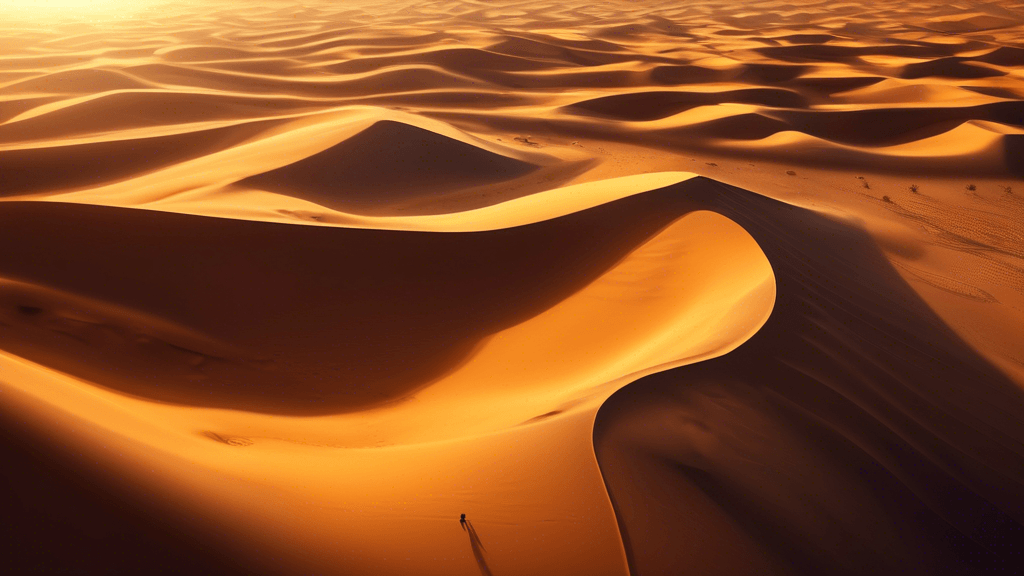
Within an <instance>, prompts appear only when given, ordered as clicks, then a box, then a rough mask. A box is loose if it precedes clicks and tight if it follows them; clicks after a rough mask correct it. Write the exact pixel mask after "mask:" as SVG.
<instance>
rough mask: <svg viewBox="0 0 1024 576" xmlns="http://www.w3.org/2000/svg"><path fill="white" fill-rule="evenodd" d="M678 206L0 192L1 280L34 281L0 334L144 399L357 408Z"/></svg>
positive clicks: (406, 382) (588, 277)
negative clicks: (299, 207) (169, 205)
mask: <svg viewBox="0 0 1024 576" xmlns="http://www.w3.org/2000/svg"><path fill="white" fill-rule="evenodd" d="M688 209H689V208H687V207H686V206H685V205H684V200H683V199H682V197H681V196H679V195H678V194H675V193H672V192H665V191H654V192H651V193H647V194H640V195H637V196H633V197H630V198H625V199H623V200H620V201H617V202H613V203H610V204H606V205H603V206H599V207H596V208H592V209H589V210H585V211H582V212H578V213H574V214H570V215H567V216H564V217H561V218H556V219H553V220H548V221H545V222H539V223H536V224H532V225H528V226H518V227H515V228H508V229H503V230H495V231H488V232H473V233H432V232H398V231H381V230H357V229H346V228H327V227H319V226H304V225H288V224H277V223H266V222H253V221H242V220H230V219H220V218H208V217H200V216H190V215H182V214H172V213H162V212H154V211H147V210H136V209H122V208H110V207H101V206H87V205H75V204H59V203H36V202H8V203H4V204H0V246H3V247H4V248H3V249H0V278H10V279H16V280H21V281H25V282H30V283H32V284H34V285H37V286H40V288H35V289H33V288H31V287H28V288H25V287H24V286H22V287H20V288H19V287H11V286H9V285H8V286H4V285H3V284H0V348H2V349H4V350H7V351H9V352H12V353H14V354H18V355H20V356H23V357H25V358H28V359H30V360H32V361H34V362H38V363H41V364H44V365H46V366H49V367H52V368H55V369H58V370H61V371H64V372H67V373H70V374H73V375H75V376H78V377H81V378H83V379H85V380H88V381H91V382H95V383H97V384H100V385H103V386H106V387H109V388H112V389H116V390H119V391H122V392H125V393H129V394H133V395H137V396H141V397H146V398H151V399H154V400H161V401H167V402H174V403H180V404H189V405H201V406H218V407H225V408H235V409H243V410H254V411H262V412H268V413H292V414H324V413H337V412H344V411H350V410H357V409H361V408H365V407H367V406H371V405H376V404H379V403H382V402H386V401H392V400H395V399H398V398H401V397H403V396H405V395H407V394H409V393H410V392H411V391H413V390H416V389H417V388H418V387H420V386H423V385H424V384H426V383H428V382H430V380H431V379H433V378H436V377H438V376H441V375H443V374H445V373H446V372H447V371H449V370H451V369H453V368H455V367H457V366H458V365H459V363H461V362H462V361H463V360H464V359H465V358H466V357H467V355H468V354H469V353H470V352H471V351H472V350H473V348H474V346H476V344H477V343H478V342H479V341H480V339H482V338H484V337H486V336H488V335H490V334H493V333H495V332H497V331H499V330H502V329H504V328H507V327H509V326H512V325H515V324H517V323H519V322H522V321H524V320H526V319H528V318H530V317H532V316H534V315H536V314H539V313H541V312H543V311H544V310H546V309H548V308H550V307H551V306H553V305H554V304H556V303H558V302H559V301H561V300H563V299H565V298H566V297H568V296H570V295H571V294H573V293H574V292H576V291H578V290H579V289H580V288H582V287H583V286H586V285H587V284H589V283H590V282H591V281H593V280H594V279H595V278H596V277H598V276H599V275H600V274H602V273H603V272H604V271H606V270H607V269H608V268H609V267H611V266H613V265H614V264H615V263H617V262H618V261H619V260H620V259H621V258H623V257H624V256H626V255H627V254H628V253H629V252H630V251H631V250H633V249H634V248H635V247H636V246H638V245H639V244H640V243H642V242H643V241H645V240H646V239H648V238H650V237H651V236H652V235H653V234H655V233H657V232H658V231H659V230H661V229H662V228H663V227H664V226H666V225H668V224H669V223H671V222H672V221H673V220H674V219H675V218H676V217H677V216H679V215H680V214H682V213H685V212H686V211H687V210H688ZM41 231H45V233H42V232H41ZM42 287H45V289H44V288H42ZM48 289H54V290H60V291H61V292H54V291H53V290H50V291H47V290H48ZM72 295H73V296H72ZM74 298H78V299H79V300H74ZM25 307H31V308H32V309H38V310H36V311H35V313H33V314H25V313H22V312H19V310H24V309H26V308H25ZM140 313H144V314H146V315H148V316H146V317H143V316H140V315H139V314H140ZM152 318H159V319H160V322H164V323H171V324H172V326H173V327H174V329H173V330H172V329H170V328H167V329H158V328H157V327H156V326H155V324H156V323H157V322H156V321H155V320H152ZM190 334H192V335H195V334H198V336H196V337H192V336H189V335H190ZM176 335H177V336H176ZM183 335H184V336H183ZM186 336H187V337H186Z"/></svg>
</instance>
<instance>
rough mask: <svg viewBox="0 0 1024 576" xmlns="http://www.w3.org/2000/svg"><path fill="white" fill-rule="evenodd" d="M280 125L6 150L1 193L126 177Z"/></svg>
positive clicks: (0, 158)
mask: <svg viewBox="0 0 1024 576" xmlns="http://www.w3.org/2000/svg"><path fill="white" fill-rule="evenodd" d="M278 124H279V122H276V121H274V120H263V121H257V122H250V123H245V124H239V125H236V126H228V127H225V128H215V129H211V130H196V131H191V132H186V133H183V134H174V135H170V136H156V137H152V138H129V139H126V140H109V141H97V142H85V143H79V144H71V145H64V146H45V147H40V148H23V149H15V150H4V151H2V152H0V196H16V195H20V194H29V193H39V192H53V191H57V190H61V191H66V190H73V189H76V188H81V187H86V186H96V185H100V184H105V183H108V182H115V181H118V180H125V179H128V178H131V177H135V176H139V175H141V174H145V173H147V172H151V171H153V170H157V169H160V168H163V167H166V166H171V165H173V164H177V163H179V162H184V161H187V160H190V159H192V158H199V157H201V156H204V155H206V154H210V153H213V152H219V151H220V150H223V149H225V148H229V147H231V146H234V145H237V144H240V143H242V142H245V141H246V140H249V139H250V138H255V137H257V136H258V135H259V134H261V133H262V132H264V131H266V130H270V129H272V128H273V127H274V126H275V125H278Z"/></svg>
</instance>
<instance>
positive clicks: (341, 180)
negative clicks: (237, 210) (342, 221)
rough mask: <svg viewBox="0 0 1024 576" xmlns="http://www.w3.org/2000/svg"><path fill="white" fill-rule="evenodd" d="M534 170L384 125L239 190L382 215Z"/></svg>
mask: <svg viewBox="0 0 1024 576" xmlns="http://www.w3.org/2000/svg"><path fill="white" fill-rule="evenodd" d="M536 168H537V166H536V165H534V164H530V163H528V162H523V161H521V160H517V159H515V158H509V157H507V156H502V155H500V154H495V153H493V152H490V151H488V150H484V149H482V148H478V147H476V146H473V145H472V144H468V143H465V142H461V141H459V140H455V139H453V138H449V137H447V136H444V135H441V134H437V133H436V132H432V131H430V130H425V129H423V128H418V127H416V126H411V125H409V124H403V123H401V122H394V121H390V120H382V121H379V122H375V123H374V124H373V125H371V126H370V127H369V128H367V129H365V130H363V131H362V132H360V133H358V134H356V135H355V136H352V137H351V138H348V139H346V140H344V141H343V142H341V143H340V144H336V145H335V146H332V147H331V148H329V149H327V150H324V151H323V152H320V153H319V154H315V155H313V156H310V157H308V158H304V159H302V160H300V161H298V162H295V163H293V164H289V165H287V166H284V167H281V168H278V169H276V170H272V171H270V172H266V173H264V174H259V175H257V176H253V177H251V178H247V179H245V180H243V181H242V182H241V183H242V184H245V185H248V186H253V187H256V188H263V189H266V190H271V191H274V192H280V193H284V194H289V195H293V196H297V197H299V198H302V199H304V200H309V201H311V202H315V203H317V204H321V205H323V206H326V207H328V208H335V209H340V210H344V209H356V210H358V209H371V210H373V209H381V208H386V207H388V206H390V205H392V204H397V203H401V202H407V201H410V200H418V199H422V198H424V197H426V198H429V197H430V196H431V195H436V194H437V193H439V192H441V191H444V192H448V191H451V190H453V189H458V188H466V187H470V186H477V185H481V184H489V183H494V182H499V181H502V180H508V179H512V178H516V177H518V176H523V175H525V174H528V173H529V172H531V171H533V170H535V169H536Z"/></svg>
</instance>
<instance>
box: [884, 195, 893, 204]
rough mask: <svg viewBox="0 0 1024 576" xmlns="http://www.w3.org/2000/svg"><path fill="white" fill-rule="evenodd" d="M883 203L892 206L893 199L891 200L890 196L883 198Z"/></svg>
mask: <svg viewBox="0 0 1024 576" xmlns="http://www.w3.org/2000/svg"><path fill="white" fill-rule="evenodd" d="M882 202H885V203H886V204H892V199H891V198H889V197H888V196H882Z"/></svg>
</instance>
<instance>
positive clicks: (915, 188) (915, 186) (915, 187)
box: [910, 184, 917, 194]
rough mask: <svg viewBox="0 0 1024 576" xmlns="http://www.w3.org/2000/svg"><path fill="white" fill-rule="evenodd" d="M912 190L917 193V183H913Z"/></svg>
mask: <svg viewBox="0 0 1024 576" xmlns="http://www.w3.org/2000/svg"><path fill="white" fill-rule="evenodd" d="M910 191H911V192H913V193H914V194H917V184H911V185H910Z"/></svg>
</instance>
